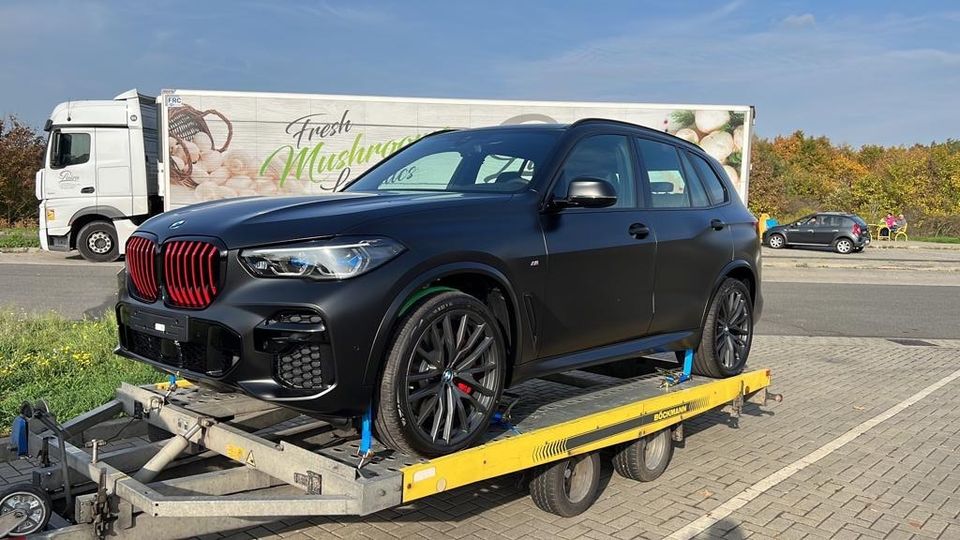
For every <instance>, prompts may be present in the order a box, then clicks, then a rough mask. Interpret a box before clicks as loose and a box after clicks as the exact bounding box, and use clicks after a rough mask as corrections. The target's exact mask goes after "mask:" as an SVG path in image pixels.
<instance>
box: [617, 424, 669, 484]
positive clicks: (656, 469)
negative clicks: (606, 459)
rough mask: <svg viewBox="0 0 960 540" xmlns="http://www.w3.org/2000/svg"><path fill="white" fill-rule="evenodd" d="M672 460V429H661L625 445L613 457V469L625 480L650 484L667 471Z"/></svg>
mask: <svg viewBox="0 0 960 540" xmlns="http://www.w3.org/2000/svg"><path fill="white" fill-rule="evenodd" d="M671 458H673V439H671V437H670V429H669V428H668V429H661V430H660V431H658V432H656V433H651V434H650V435H647V436H646V437H641V438H639V439H637V440H636V441H633V442H631V443H626V444H624V445H623V446H622V447H621V448H620V450H619V451H617V453H616V455H614V456H613V468H614V469H615V470H616V471H617V474H619V475H620V476H622V477H624V478H629V479H631V480H639V481H641V482H650V481H652V480H656V479H657V478H659V477H660V475H661V474H663V471H665V470H667V465H669V464H670V459H671Z"/></svg>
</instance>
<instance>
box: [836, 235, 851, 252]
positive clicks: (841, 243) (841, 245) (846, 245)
mask: <svg viewBox="0 0 960 540" xmlns="http://www.w3.org/2000/svg"><path fill="white" fill-rule="evenodd" d="M852 250H853V242H851V241H849V240H847V239H846V238H841V239H840V240H837V251H838V252H839V253H844V254H846V253H850V252H851V251H852Z"/></svg>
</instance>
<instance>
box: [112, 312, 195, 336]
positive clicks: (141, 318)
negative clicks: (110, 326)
mask: <svg viewBox="0 0 960 540" xmlns="http://www.w3.org/2000/svg"><path fill="white" fill-rule="evenodd" d="M124 311H125V312H126V317H125V319H126V321H125V323H126V325H127V326H129V327H130V328H131V329H133V330H136V331H138V332H143V333H145V334H150V335H152V336H157V337H162V338H166V339H172V340H174V341H180V342H185V341H188V337H189V335H190V334H189V326H190V318H189V317H187V316H186V315H183V314H179V313H158V312H156V311H152V310H149V309H144V308H140V307H135V306H129V305H128V306H125V309H124Z"/></svg>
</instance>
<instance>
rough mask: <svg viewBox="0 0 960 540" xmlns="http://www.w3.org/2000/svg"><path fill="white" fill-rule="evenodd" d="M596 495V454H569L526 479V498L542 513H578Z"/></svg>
mask: <svg viewBox="0 0 960 540" xmlns="http://www.w3.org/2000/svg"><path fill="white" fill-rule="evenodd" d="M599 494H600V456H599V454H598V453H597V452H590V453H588V454H581V455H579V456H573V457H571V458H568V459H565V460H563V461H558V462H556V463H553V464H551V465H548V466H546V467H544V468H543V469H542V470H540V471H539V472H538V473H537V474H536V476H534V477H533V480H531V481H530V497H531V498H533V502H534V503H535V504H536V505H537V506H538V507H539V508H540V509H541V510H543V511H544V512H550V513H551V514H556V515H558V516H562V517H573V516H576V515H579V514H582V513H583V512H585V511H586V510H587V508H590V506H592V505H593V503H594V502H595V501H596V500H597V496H599Z"/></svg>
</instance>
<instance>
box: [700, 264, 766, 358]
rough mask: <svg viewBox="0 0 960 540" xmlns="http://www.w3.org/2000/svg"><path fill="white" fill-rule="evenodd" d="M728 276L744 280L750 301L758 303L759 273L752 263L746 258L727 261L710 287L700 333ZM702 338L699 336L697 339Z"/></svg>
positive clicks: (701, 316) (702, 314) (701, 319)
mask: <svg viewBox="0 0 960 540" xmlns="http://www.w3.org/2000/svg"><path fill="white" fill-rule="evenodd" d="M727 278H733V279H736V280H739V281H742V282H744V284H745V285H746V286H747V289H748V290H749V291H750V303H751V304H756V302H757V287H758V285H759V284H758V283H757V274H756V272H755V271H754V269H753V267H752V266H750V263H748V262H747V261H744V260H735V261H730V262H729V263H727V265H726V266H724V267H723V269H722V270H721V271H720V272H719V273H718V274H717V279H715V280H714V282H713V287H712V288H711V289H710V297H709V298H708V299H707V302H706V303H705V304H704V306H703V313H701V314H700V329H699V330H700V331H699V334H701V335H702V334H703V327H704V325H705V324H706V321H707V313H709V311H710V306H711V305H712V304H713V299H714V298H715V297H716V296H717V292H718V291H720V285H722V284H723V282H724V280H725V279H727ZM699 340H700V339H699V338H698V339H697V341H699Z"/></svg>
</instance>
